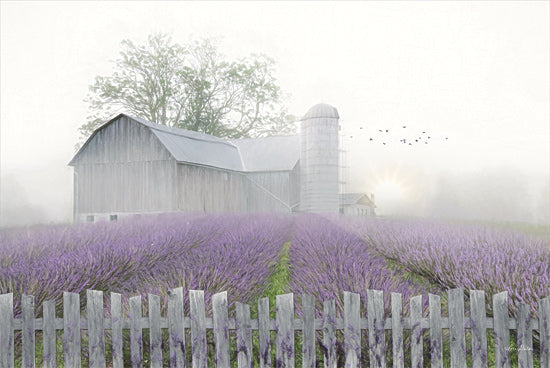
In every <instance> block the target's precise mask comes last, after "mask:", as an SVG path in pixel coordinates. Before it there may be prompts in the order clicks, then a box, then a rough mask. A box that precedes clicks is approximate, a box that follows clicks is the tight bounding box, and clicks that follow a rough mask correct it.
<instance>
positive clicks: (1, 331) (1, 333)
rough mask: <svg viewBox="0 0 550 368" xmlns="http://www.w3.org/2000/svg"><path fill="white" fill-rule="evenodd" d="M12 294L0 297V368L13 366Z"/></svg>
mask: <svg viewBox="0 0 550 368" xmlns="http://www.w3.org/2000/svg"><path fill="white" fill-rule="evenodd" d="M13 327H14V326H13V293H8V294H2V295H0V368H13V366H14V365H15V354H14V341H13Z"/></svg>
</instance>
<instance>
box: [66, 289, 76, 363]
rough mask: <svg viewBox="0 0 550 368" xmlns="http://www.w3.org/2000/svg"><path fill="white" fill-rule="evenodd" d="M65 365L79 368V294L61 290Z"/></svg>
mask: <svg viewBox="0 0 550 368" xmlns="http://www.w3.org/2000/svg"><path fill="white" fill-rule="evenodd" d="M63 349H64V350H65V367H74V368H80V295H79V294H76V293H68V292H63Z"/></svg>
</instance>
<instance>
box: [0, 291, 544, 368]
mask: <svg viewBox="0 0 550 368" xmlns="http://www.w3.org/2000/svg"><path fill="white" fill-rule="evenodd" d="M343 295H344V305H343V318H339V317H337V314H336V303H335V301H334V300H329V301H325V302H324V303H323V316H322V318H316V316H315V299H314V298H313V297H311V296H308V295H304V296H302V310H303V316H302V318H295V315H294V296H293V294H285V295H278V296H277V297H276V318H275V319H272V318H271V317H270V310H269V299H268V298H263V299H261V300H259V302H258V318H257V319H256V318H255V319H251V318H250V306H249V305H246V304H242V303H236V304H235V318H229V315H228V301H227V293H226V292H222V293H218V294H215V295H213V297H212V317H207V316H206V312H205V302H204V291H202V290H190V291H189V304H190V305H189V311H190V313H189V314H190V315H189V316H188V317H186V316H185V315H184V297H183V289H182V288H178V289H173V290H170V292H169V294H168V308H167V316H166V317H162V316H161V303H160V297H159V296H156V295H152V294H149V296H148V310H149V313H148V316H147V317H143V313H142V302H141V296H136V297H132V298H130V299H129V308H130V312H129V316H128V317H124V316H123V315H122V303H121V295H120V294H117V293H111V308H110V318H106V317H105V314H104V303H103V293H102V292H101V291H95V290H88V291H87V293H86V299H87V300H86V314H85V316H81V315H80V296H79V294H75V293H67V292H65V293H63V318H57V317H56V310H55V304H54V302H53V301H46V302H44V303H43V313H42V318H35V305H34V297H33V296H29V295H23V296H22V299H21V318H14V314H13V294H11V293H10V294H2V295H0V367H2V368H3V367H13V366H14V362H15V361H16V359H15V356H14V344H15V341H14V336H15V331H21V332H20V334H21V339H22V342H21V344H22V347H21V354H22V355H21V357H20V358H21V361H22V366H23V367H34V366H35V343H36V341H35V340H36V334H35V332H36V331H42V338H43V366H44V367H46V368H49V367H56V349H57V346H58V341H56V335H57V333H56V331H57V330H62V331H63V337H62V346H63V353H64V363H65V365H64V366H65V367H80V366H81V358H82V357H81V340H82V336H81V331H82V330H87V336H88V361H89V366H90V367H93V368H95V367H102V368H105V367H107V366H109V367H113V368H116V367H121V368H122V367H123V364H124V363H123V343H122V341H123V339H122V335H123V330H130V354H131V361H132V366H133V367H143V366H144V365H149V364H150V366H151V367H162V364H163V363H162V362H163V358H162V346H161V345H162V329H168V331H169V337H168V340H169V353H170V366H171V367H185V366H186V364H188V362H187V361H186V353H188V352H186V349H187V347H186V346H187V345H189V346H191V351H190V352H189V355H191V356H192V359H191V360H192V366H193V367H206V366H207V364H208V363H207V353H208V349H207V333H206V331H207V329H212V330H213V336H214V345H215V362H216V366H218V367H229V366H230V332H229V331H230V330H235V331H236V336H237V347H236V348H237V364H238V367H252V366H253V361H254V359H253V348H252V343H253V339H252V330H257V331H258V341H259V357H257V361H259V364H260V367H272V366H274V367H293V366H294V364H295V341H294V339H295V334H294V331H301V332H302V334H301V336H302V338H301V340H302V360H303V366H304V367H315V366H316V359H317V354H316V348H315V347H316V332H319V331H322V336H323V337H322V338H323V344H322V345H323V346H324V348H323V361H324V366H325V367H336V366H337V351H336V338H337V336H336V331H337V330H343V339H344V340H343V341H344V349H345V352H346V358H345V359H346V366H349V367H356V366H358V365H359V361H360V359H361V332H362V331H368V351H369V364H370V367H386V364H387V363H386V360H385V351H386V338H385V335H386V334H385V333H384V331H385V330H391V345H392V347H391V348H392V354H393V366H394V367H404V366H405V365H407V366H408V365H409V363H408V362H407V363H405V362H404V359H405V358H404V357H405V354H404V343H403V342H404V331H405V330H410V332H411V333H410V336H411V338H410V356H411V361H410V366H412V367H422V366H424V362H423V343H424V342H423V340H424V339H423V337H422V336H423V331H425V330H429V344H430V349H429V350H430V354H431V366H432V367H443V333H442V332H443V329H448V330H449V335H450V340H449V341H450V359H451V366H452V367H466V355H467V353H466V331H468V332H470V336H471V344H472V346H471V352H472V353H471V354H472V355H471V359H472V364H473V366H474V367H487V365H488V362H487V360H488V358H487V334H486V330H487V329H492V330H493V332H494V335H495V339H494V340H495V363H496V367H511V365H512V362H511V358H510V350H511V349H510V330H516V332H517V333H516V335H517V346H518V347H520V348H519V349H518V364H519V366H520V367H532V366H533V349H532V348H533V331H538V335H539V340H540V361H541V367H550V353H549V351H550V326H549V324H550V297H546V298H544V299H542V300H540V301H539V309H538V315H539V318H538V319H537V318H533V317H532V315H531V311H530V307H529V306H528V305H526V304H520V305H519V306H518V308H517V318H511V317H510V315H509V305H508V294H507V292H502V293H499V294H496V295H494V296H493V299H492V311H493V317H488V316H487V315H486V303H485V294H484V292H483V291H476V290H471V291H470V292H469V305H470V314H469V317H467V315H465V309H464V305H465V295H464V291H463V290H462V289H453V290H449V292H448V301H447V302H448V306H449V308H448V310H449V312H448V316H447V317H443V316H442V315H441V299H440V297H439V296H437V295H431V294H430V295H429V308H428V310H429V314H428V317H427V318H426V317H423V303H422V296H421V295H420V296H415V297H413V298H411V299H410V316H409V317H404V316H403V308H402V307H403V298H402V295H401V294H399V293H392V294H391V316H390V317H388V316H385V311H384V301H383V293H382V292H381V291H376V290H368V292H367V306H366V312H367V313H366V316H365V317H363V316H361V312H360V310H361V308H360V307H361V305H360V297H359V294H356V293H350V292H344V293H343ZM144 329H148V330H149V336H150V344H149V346H150V363H149V362H147V364H146V362H144V358H143V346H144V345H143V330H144ZM186 329H187V330H190V334H188V336H190V339H191V341H190V342H188V344H186V342H185V336H186V333H185V330H186ZM106 330H110V336H111V338H110V339H109V340H110V343H111V344H112V345H111V348H112V361H110V362H106V355H105V347H106V342H105V340H106V334H105V332H106ZM270 331H276V332H275V335H276V338H275V349H276V354H275V356H276V359H275V360H274V361H272V359H271V346H272V345H271V333H270ZM388 349H389V347H388ZM211 361H214V360H213V359H212V358H211Z"/></svg>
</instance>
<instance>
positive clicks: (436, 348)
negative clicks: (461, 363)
mask: <svg viewBox="0 0 550 368" xmlns="http://www.w3.org/2000/svg"><path fill="white" fill-rule="evenodd" d="M429 305H430V351H431V358H432V368H436V367H437V368H440V367H443V336H442V325H441V297H440V296H439V295H433V294H429Z"/></svg>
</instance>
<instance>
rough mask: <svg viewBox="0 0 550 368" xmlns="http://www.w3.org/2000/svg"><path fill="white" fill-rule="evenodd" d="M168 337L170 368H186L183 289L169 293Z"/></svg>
mask: <svg viewBox="0 0 550 368" xmlns="http://www.w3.org/2000/svg"><path fill="white" fill-rule="evenodd" d="M168 335H169V340H168V343H169V347H170V367H171V368H176V367H178V368H180V367H183V368H185V367H186V366H187V365H186V363H187V362H186V360H185V329H184V326H183V288H181V287H179V288H177V289H172V290H169V291H168Z"/></svg>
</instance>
